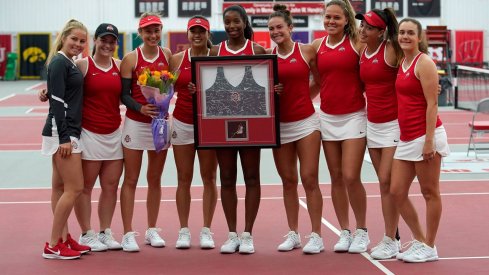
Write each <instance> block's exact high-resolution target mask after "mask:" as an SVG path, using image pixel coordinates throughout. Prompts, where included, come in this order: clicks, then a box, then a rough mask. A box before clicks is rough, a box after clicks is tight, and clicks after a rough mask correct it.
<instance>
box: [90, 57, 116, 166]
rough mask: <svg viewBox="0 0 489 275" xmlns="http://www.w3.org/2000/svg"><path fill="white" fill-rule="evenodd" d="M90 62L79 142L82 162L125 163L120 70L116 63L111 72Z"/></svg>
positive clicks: (112, 65) (92, 61)
mask: <svg viewBox="0 0 489 275" xmlns="http://www.w3.org/2000/svg"><path fill="white" fill-rule="evenodd" d="M87 62H88V66H87V71H86V73H85V78H84V83H83V85H84V86H83V90H84V93H83V115H82V132H81V138H80V142H81V143H82V145H83V148H84V150H83V152H82V159H84V160H116V159H122V158H123V154H122V144H121V136H122V134H121V130H120V125H121V115H120V109H119V106H120V96H121V89H122V85H121V75H120V72H119V68H117V65H116V63H115V61H114V60H113V59H112V63H111V65H110V67H109V68H101V67H99V66H98V65H97V64H96V63H95V61H94V60H93V59H92V58H91V57H89V58H87Z"/></svg>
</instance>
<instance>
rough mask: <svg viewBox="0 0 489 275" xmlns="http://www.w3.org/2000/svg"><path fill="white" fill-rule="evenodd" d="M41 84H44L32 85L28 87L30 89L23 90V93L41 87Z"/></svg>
mask: <svg viewBox="0 0 489 275" xmlns="http://www.w3.org/2000/svg"><path fill="white" fill-rule="evenodd" d="M43 84H44V82H40V83H37V84H34V85H32V86H30V87H27V88H25V90H24V91H26V92H27V91H30V90H33V89H35V88H37V87H38V86H42V85H43Z"/></svg>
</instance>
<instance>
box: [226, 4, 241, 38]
mask: <svg viewBox="0 0 489 275" xmlns="http://www.w3.org/2000/svg"><path fill="white" fill-rule="evenodd" d="M244 29H245V22H244V21H243V18H241V15H240V14H239V13H238V12H237V11H233V10H230V11H227V12H226V14H224V30H225V31H226V33H227V35H228V37H229V39H238V38H240V37H243V36H244Z"/></svg>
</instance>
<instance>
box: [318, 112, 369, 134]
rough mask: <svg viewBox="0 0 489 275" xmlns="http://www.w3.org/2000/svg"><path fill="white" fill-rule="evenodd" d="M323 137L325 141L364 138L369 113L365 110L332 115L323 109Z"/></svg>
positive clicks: (320, 115) (320, 116)
mask: <svg viewBox="0 0 489 275" xmlns="http://www.w3.org/2000/svg"><path fill="white" fill-rule="evenodd" d="M319 118H320V120H321V139H322V140H323V141H339V140H346V139H355V138H363V137H365V136H366V135H367V115H366V113H365V110H361V111H358V112H354V113H349V114H345V115H330V114H326V113H324V112H323V111H322V110H321V111H320V113H319Z"/></svg>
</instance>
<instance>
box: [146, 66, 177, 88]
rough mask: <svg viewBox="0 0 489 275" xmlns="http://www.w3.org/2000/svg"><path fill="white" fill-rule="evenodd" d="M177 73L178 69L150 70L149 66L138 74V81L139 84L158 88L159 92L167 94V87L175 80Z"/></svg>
mask: <svg viewBox="0 0 489 275" xmlns="http://www.w3.org/2000/svg"><path fill="white" fill-rule="evenodd" d="M179 75H180V71H177V72H169V71H167V70H161V71H151V70H150V69H149V68H144V69H143V71H142V72H141V73H140V74H139V77H138V82H139V85H140V86H148V87H153V88H158V89H159V90H160V94H168V89H169V88H170V87H171V85H173V84H175V82H177V79H178V76H179Z"/></svg>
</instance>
